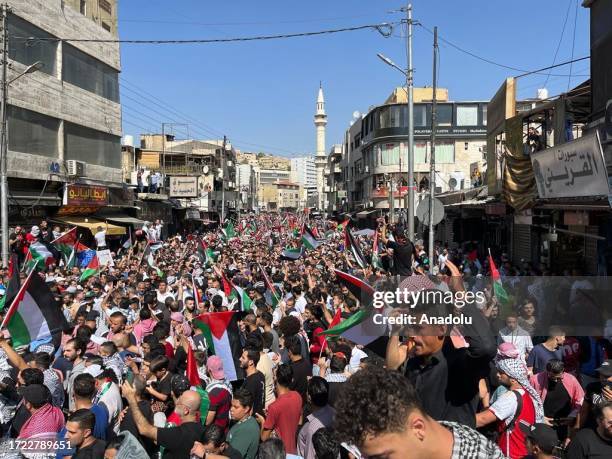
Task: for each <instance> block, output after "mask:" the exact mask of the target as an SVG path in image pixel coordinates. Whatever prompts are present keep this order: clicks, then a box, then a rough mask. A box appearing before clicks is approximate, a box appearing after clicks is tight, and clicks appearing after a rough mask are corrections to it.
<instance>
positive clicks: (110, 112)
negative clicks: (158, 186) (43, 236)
mask: <svg viewBox="0 0 612 459" xmlns="http://www.w3.org/2000/svg"><path fill="white" fill-rule="evenodd" d="M86 3H87V4H92V5H93V2H86ZM73 4H75V2H63V1H60V0H12V1H11V2H10V6H9V14H8V18H7V23H8V37H9V44H8V47H9V62H10V67H9V71H8V81H11V80H13V79H14V78H16V77H18V79H16V80H14V81H12V82H11V84H10V85H9V88H8V116H7V119H8V120H7V121H8V139H9V141H8V142H9V145H8V176H9V192H10V194H11V198H12V199H11V206H10V208H9V213H10V215H9V218H10V220H11V222H17V221H19V220H20V219H27V218H30V217H31V218H40V217H43V216H53V215H56V214H58V215H62V214H75V213H76V214H87V213H91V212H92V211H95V210H96V208H101V207H104V206H105V205H107V204H115V205H120V204H126V202H125V196H123V194H122V193H115V191H117V189H119V188H120V187H121V182H122V171H121V159H122V157H121V106H120V102H119V71H120V69H121V67H120V56H119V44H117V43H91V42H64V41H61V39H64V38H85V39H104V40H110V39H116V38H117V27H116V23H117V6H116V2H115V1H114V0H113V1H104V2H102V1H100V2H99V3H98V2H96V4H98V5H101V7H102V10H103V14H102V15H98V17H99V18H102V19H100V20H96V21H94V20H92V19H91V17H90V15H89V14H82V13H81V10H80V9H79V8H76V7H74V6H75V5H73ZM105 24H108V25H109V27H104V25H105ZM25 37H27V38H28V39H26V38H25ZM30 37H31V38H34V40H29V38H30ZM36 38H39V39H40V40H35V39H36ZM38 63H40V64H38ZM33 64H36V65H40V68H39V69H38V71H36V72H34V73H28V74H24V75H22V76H19V75H21V74H22V73H23V72H24V71H25V70H26V68H28V67H29V66H31V65H33ZM75 186H79V187H81V189H88V188H89V189H90V190H92V189H93V188H91V187H96V188H95V191H96V193H95V194H96V196H97V198H99V199H91V200H89V201H86V202H83V201H80V202H79V203H76V202H74V200H72V199H70V197H69V196H67V194H68V193H67V190H68V188H70V187H75ZM92 195H93V193H92ZM32 196H37V198H36V199H33V198H32ZM38 196H40V197H38ZM32 214H35V215H32Z"/></svg>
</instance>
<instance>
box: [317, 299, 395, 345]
mask: <svg viewBox="0 0 612 459" xmlns="http://www.w3.org/2000/svg"><path fill="white" fill-rule="evenodd" d="M373 313H374V311H373V310H372V308H365V309H364V308H362V309H360V310H359V311H357V312H356V313H354V314H353V315H351V316H350V317H349V318H348V319H345V320H343V321H341V322H340V323H339V324H338V325H336V326H335V327H332V328H329V329H328V330H325V331H322V332H321V333H319V334H320V335H324V336H328V337H336V338H337V337H340V336H341V337H342V338H344V339H347V340H349V341H352V342H353V343H356V344H361V345H362V346H366V345H368V344H370V343H373V342H374V341H377V340H379V339H381V338H385V337H386V336H387V335H388V330H387V326H386V325H378V324H376V323H374V320H373V319H372V315H373Z"/></svg>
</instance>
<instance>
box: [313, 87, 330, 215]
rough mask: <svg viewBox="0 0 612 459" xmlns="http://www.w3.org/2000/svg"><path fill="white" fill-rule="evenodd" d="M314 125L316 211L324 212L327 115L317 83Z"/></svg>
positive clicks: (321, 88)
mask: <svg viewBox="0 0 612 459" xmlns="http://www.w3.org/2000/svg"><path fill="white" fill-rule="evenodd" d="M314 124H315V126H316V128H317V153H316V156H315V166H316V168H317V196H318V205H317V207H318V210H319V211H324V210H325V209H323V207H324V205H325V194H324V188H325V175H324V169H325V164H326V163H327V157H326V155H325V127H326V126H327V115H326V114H325V98H324V97H323V87H322V85H321V83H319V95H318V97H317V111H316V112H315V116H314Z"/></svg>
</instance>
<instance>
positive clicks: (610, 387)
mask: <svg viewBox="0 0 612 459" xmlns="http://www.w3.org/2000/svg"><path fill="white" fill-rule="evenodd" d="M595 371H597V372H598V373H599V381H596V382H592V383H590V384H587V386H586V390H585V392H586V395H585V397H584V403H583V404H582V411H581V412H580V423H581V424H582V426H584V427H592V428H595V416H593V411H594V409H596V408H597V407H600V406H601V405H603V404H604V403H606V402H612V360H605V361H604V362H603V363H602V364H601V366H600V367H599V368H598V369H597V370H595Z"/></svg>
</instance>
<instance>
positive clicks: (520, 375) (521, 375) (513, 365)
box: [495, 354, 544, 422]
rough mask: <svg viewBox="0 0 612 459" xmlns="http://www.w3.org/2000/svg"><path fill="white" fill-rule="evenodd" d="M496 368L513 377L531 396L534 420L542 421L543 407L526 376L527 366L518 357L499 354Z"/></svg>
mask: <svg viewBox="0 0 612 459" xmlns="http://www.w3.org/2000/svg"><path fill="white" fill-rule="evenodd" d="M495 366H496V368H497V369H498V370H499V371H501V372H502V373H504V374H506V375H508V376H509V377H510V378H512V379H515V380H516V381H517V382H518V383H519V384H520V385H521V387H522V388H523V389H525V390H526V391H527V393H528V394H529V395H530V396H531V400H533V406H534V408H535V414H536V422H544V407H543V405H542V400H541V399H540V396H539V395H538V393H537V392H536V390H535V389H534V388H533V386H532V385H531V384H530V383H529V378H528V377H527V374H528V372H527V367H526V366H525V363H524V362H523V361H522V360H520V359H518V358H503V357H501V356H500V355H499V354H498V356H497V358H496V359H495Z"/></svg>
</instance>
